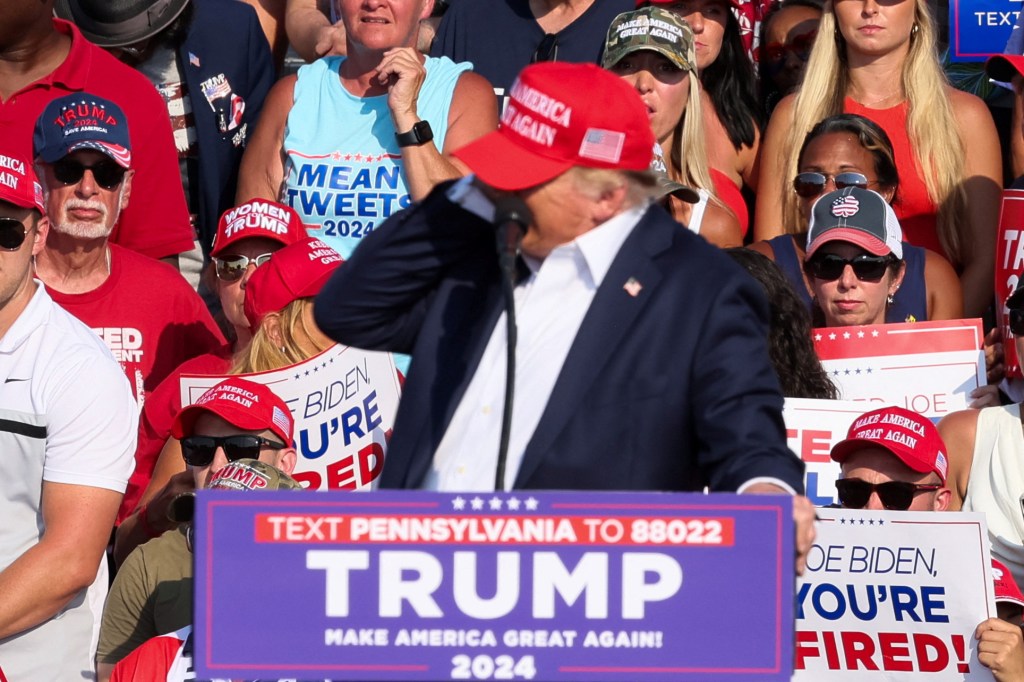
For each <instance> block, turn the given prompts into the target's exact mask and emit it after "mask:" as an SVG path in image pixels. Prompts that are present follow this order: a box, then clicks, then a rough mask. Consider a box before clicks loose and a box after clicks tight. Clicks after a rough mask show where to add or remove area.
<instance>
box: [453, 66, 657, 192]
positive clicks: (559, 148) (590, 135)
mask: <svg viewBox="0 0 1024 682" xmlns="http://www.w3.org/2000/svg"><path fill="white" fill-rule="evenodd" d="M653 148H654V133H653V132H651V124H650V121H648V119H647V107H645V106H644V103H643V101H642V100H641V99H640V95H639V94H638V93H637V92H636V90H635V89H634V88H633V87H632V86H630V85H629V84H628V83H626V81H624V80H623V79H621V78H619V77H618V76H616V75H614V74H612V73H611V72H610V71H606V70H604V69H602V68H600V67H598V66H596V65H595V64H569V63H566V62H543V63H539V64H531V65H530V66H527V67H526V68H525V69H523V70H522V72H521V73H520V74H519V77H518V78H516V81H515V83H513V84H512V87H511V88H510V89H509V101H508V105H507V106H506V107H505V113H504V114H503V115H502V117H501V125H500V126H499V127H498V130H496V131H494V132H492V133H488V134H487V135H484V136H483V137H481V138H479V139H477V140H474V141H473V142H470V143H469V144H467V145H466V146H464V147H461V148H460V149H457V150H455V152H454V156H456V157H457V158H458V159H459V160H461V161H462V162H463V163H465V164H466V165H467V166H469V168H470V170H472V171H473V172H474V173H475V174H476V175H477V177H479V178H480V179H481V180H482V181H484V182H485V183H487V184H488V185H490V186H491V187H495V188H497V189H503V190H518V189H526V188H527V187H535V186H536V185H539V184H541V183H544V182H547V181H548V180H552V179H553V178H555V177H557V176H559V175H561V174H562V173H564V172H565V171H567V170H569V169H570V168H572V167H573V166H585V167H588V168H617V169H622V170H638V171H639V170H647V168H648V167H649V166H650V164H651V149H653Z"/></svg>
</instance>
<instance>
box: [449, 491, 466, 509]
mask: <svg viewBox="0 0 1024 682" xmlns="http://www.w3.org/2000/svg"><path fill="white" fill-rule="evenodd" d="M452 507H453V508H455V509H458V510H460V511H461V510H463V509H465V508H466V501H465V500H464V499H462V495H459V496H458V497H456V498H455V499H454V500H452Z"/></svg>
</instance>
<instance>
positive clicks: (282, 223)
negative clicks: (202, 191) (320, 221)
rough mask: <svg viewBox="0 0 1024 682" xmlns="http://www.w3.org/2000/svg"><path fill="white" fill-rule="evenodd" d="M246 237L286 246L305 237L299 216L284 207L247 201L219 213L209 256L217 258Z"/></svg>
mask: <svg viewBox="0 0 1024 682" xmlns="http://www.w3.org/2000/svg"><path fill="white" fill-rule="evenodd" d="M249 237H263V238H265V239H273V240H275V241H278V242H281V244H283V245H284V246H288V245H289V244H294V243H295V242H297V241H299V240H300V239H305V238H306V226H305V225H303V224H302V220H300V219H299V214H298V213H296V212H295V211H293V210H292V209H291V208H289V207H288V206H285V205H284V204H279V203H277V202H276V201H269V200H267V199H250V200H249V201H246V202H245V203H243V204H239V205H238V206H235V207H234V208H229V209H228V210H226V211H224V213H223V214H221V216H220V220H219V221H218V222H217V234H215V235H214V237H213V249H212V250H211V251H210V255H211V256H213V257H217V256H219V255H220V254H221V253H223V252H224V250H225V249H227V248H228V247H229V246H231V245H232V244H234V243H235V242H238V241H241V240H243V239H248V238H249Z"/></svg>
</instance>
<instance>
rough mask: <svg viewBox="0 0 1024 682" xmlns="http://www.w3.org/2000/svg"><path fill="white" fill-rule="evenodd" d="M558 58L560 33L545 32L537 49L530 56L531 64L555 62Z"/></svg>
mask: <svg viewBox="0 0 1024 682" xmlns="http://www.w3.org/2000/svg"><path fill="white" fill-rule="evenodd" d="M557 59H558V34H557V33H545V34H544V37H543V38H542V39H541V41H540V44H539V45H538V46H537V49H536V50H534V51H533V57H531V58H530V63H531V64H536V63H537V62H553V61H556V60H557Z"/></svg>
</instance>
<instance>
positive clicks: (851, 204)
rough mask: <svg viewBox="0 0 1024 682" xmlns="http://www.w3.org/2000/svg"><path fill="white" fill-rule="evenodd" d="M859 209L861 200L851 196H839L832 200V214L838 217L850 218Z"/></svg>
mask: <svg viewBox="0 0 1024 682" xmlns="http://www.w3.org/2000/svg"><path fill="white" fill-rule="evenodd" d="M859 210H860V202H859V201H857V200H856V199H855V198H854V197H851V196H843V197H839V198H838V199H836V200H835V201H833V202H832V215H834V216H835V217H837V218H850V217H852V216H855V215H857V211H859Z"/></svg>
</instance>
